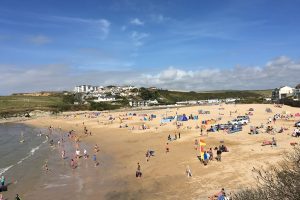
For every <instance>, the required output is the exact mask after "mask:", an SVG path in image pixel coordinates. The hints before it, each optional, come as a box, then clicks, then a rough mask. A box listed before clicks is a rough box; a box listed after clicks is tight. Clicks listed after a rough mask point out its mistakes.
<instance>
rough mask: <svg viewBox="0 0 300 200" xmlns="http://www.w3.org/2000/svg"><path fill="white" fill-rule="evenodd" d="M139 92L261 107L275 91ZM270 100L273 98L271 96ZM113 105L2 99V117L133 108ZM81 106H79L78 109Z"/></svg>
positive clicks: (76, 97) (121, 102) (161, 98)
mask: <svg viewBox="0 0 300 200" xmlns="http://www.w3.org/2000/svg"><path fill="white" fill-rule="evenodd" d="M135 90H138V92H139V94H140V95H139V96H137V97H133V98H135V99H136V100H154V99H157V100H158V102H159V103H160V104H175V103H176V102H178V101H188V100H206V99H215V98H218V99H225V98H241V99H242V100H241V102H240V103H261V102H263V97H265V96H266V95H268V94H271V91H267V90H266V91H215V92H213V91H212V92H201V93H197V92H180V91H168V90H151V89H147V88H143V87H142V88H140V89H135ZM269 96H270V95H269ZM117 99H118V100H117V101H116V102H113V103H94V102H93V101H91V100H90V101H88V103H87V104H84V101H83V99H82V95H81V94H68V95H65V94H63V93H53V94H51V95H50V96H23V95H12V96H0V117H1V116H2V117H3V116H11V115H15V114H20V113H21V114H26V113H28V112H30V111H32V110H43V111H52V112H60V111H69V110H70V111H77V110H112V109H118V108H121V107H127V106H129V98H125V97H120V96H118V97H117ZM75 102H78V105H74V103H75Z"/></svg>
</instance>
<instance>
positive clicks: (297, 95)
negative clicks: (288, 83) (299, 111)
mask: <svg viewBox="0 0 300 200" xmlns="http://www.w3.org/2000/svg"><path fill="white" fill-rule="evenodd" d="M294 99H295V100H298V101H300V84H298V85H297V86H296V87H295V90H294Z"/></svg>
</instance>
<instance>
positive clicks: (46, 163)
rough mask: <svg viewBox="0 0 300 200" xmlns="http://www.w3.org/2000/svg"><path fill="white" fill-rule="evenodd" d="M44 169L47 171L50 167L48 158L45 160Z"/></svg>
mask: <svg viewBox="0 0 300 200" xmlns="http://www.w3.org/2000/svg"><path fill="white" fill-rule="evenodd" d="M43 169H44V170H45V171H46V172H48V171H49V168H48V161H47V160H46V161H45V164H44V166H43Z"/></svg>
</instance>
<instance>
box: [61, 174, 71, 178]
mask: <svg viewBox="0 0 300 200" xmlns="http://www.w3.org/2000/svg"><path fill="white" fill-rule="evenodd" d="M59 178H60V179H67V178H71V176H68V175H64V174H60V175H59Z"/></svg>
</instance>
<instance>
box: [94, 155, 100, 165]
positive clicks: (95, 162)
mask: <svg viewBox="0 0 300 200" xmlns="http://www.w3.org/2000/svg"><path fill="white" fill-rule="evenodd" d="M93 161H94V164H95V167H97V166H98V165H99V163H98V162H97V157H96V154H94V155H93Z"/></svg>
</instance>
